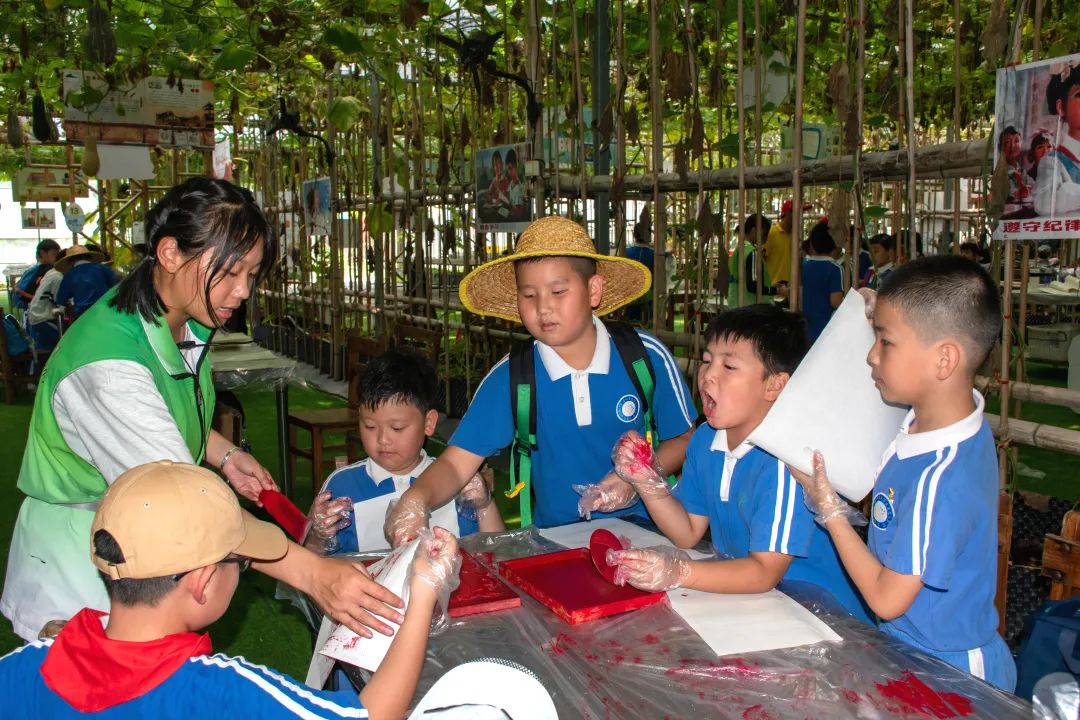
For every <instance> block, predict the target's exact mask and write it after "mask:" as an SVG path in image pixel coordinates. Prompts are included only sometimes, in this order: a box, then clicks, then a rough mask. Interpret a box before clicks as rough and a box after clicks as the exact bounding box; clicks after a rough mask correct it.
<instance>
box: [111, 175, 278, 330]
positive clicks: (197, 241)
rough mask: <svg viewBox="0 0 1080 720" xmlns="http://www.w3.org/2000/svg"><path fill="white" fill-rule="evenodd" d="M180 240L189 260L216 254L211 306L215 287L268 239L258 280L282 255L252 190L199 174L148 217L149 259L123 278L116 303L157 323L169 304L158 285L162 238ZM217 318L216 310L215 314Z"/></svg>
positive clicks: (212, 263) (211, 269) (207, 295)
mask: <svg viewBox="0 0 1080 720" xmlns="http://www.w3.org/2000/svg"><path fill="white" fill-rule="evenodd" d="M165 237H172V238H176V245H177V247H178V248H179V249H180V252H181V253H183V254H184V255H185V256H187V257H188V258H190V259H192V260H193V259H194V258H195V257H196V256H198V255H201V254H202V253H203V252H211V253H212V255H211V258H210V266H209V268H208V271H207V274H206V285H205V287H204V288H203V292H204V294H205V301H206V307H207V310H210V308H211V306H210V290H211V288H213V287H214V286H215V285H217V283H218V282H219V281H220V278H221V275H222V273H224V272H227V271H228V269H229V268H230V267H232V266H233V265H234V264H235V263H236V262H237V261H239V260H241V259H242V258H243V257H244V256H245V255H247V254H248V253H249V252H250V251H251V250H252V248H254V247H255V246H256V245H258V243H259V242H262V243H263V256H262V262H261V263H260V264H259V272H258V275H257V276H256V278H255V284H258V283H259V281H261V280H262V279H263V278H264V277H266V274H267V273H268V272H269V271H270V268H271V267H272V266H273V264H274V261H275V260H276V259H277V244H276V240H275V237H274V231H273V229H271V227H270V223H269V222H267V220H266V216H264V215H263V213H262V210H260V209H259V206H258V205H256V204H255V197H254V196H253V195H252V194H251V191H250V190H247V189H245V188H242V187H238V186H236V185H233V184H232V183H230V182H226V181H224V180H215V179H213V178H208V177H196V178H191V179H190V180H186V181H185V182H183V183H181V184H179V185H176V186H174V187H173V188H172V189H170V190H169V191H168V192H167V193H165V197H163V198H161V200H158V202H157V203H156V204H155V205H154V207H153V208H151V209H150V213H149V214H148V215H147V216H146V244H147V254H146V257H144V258H143V259H142V261H141V262H139V264H138V265H136V266H135V269H134V270H132V271H131V274H130V275H128V276H127V277H126V278H124V279H123V280H122V281H120V285H119V287H118V288H117V292H116V297H114V298H113V299H112V301H111V303H110V304H111V305H112V306H113V307H115V308H117V309H118V310H120V311H121V312H126V313H136V312H137V313H139V314H140V315H142V317H143V319H145V320H146V321H147V322H155V321H156V319H157V317H158V316H159V315H162V314H163V313H164V312H165V304H164V303H163V302H162V300H161V296H159V295H158V293H157V290H156V289H155V288H154V263H156V262H157V250H158V243H159V242H160V241H161V239H162V238H165ZM211 317H212V314H211Z"/></svg>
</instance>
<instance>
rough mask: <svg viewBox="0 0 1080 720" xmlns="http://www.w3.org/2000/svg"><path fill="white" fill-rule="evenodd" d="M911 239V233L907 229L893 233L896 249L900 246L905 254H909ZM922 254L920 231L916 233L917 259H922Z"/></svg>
mask: <svg viewBox="0 0 1080 720" xmlns="http://www.w3.org/2000/svg"><path fill="white" fill-rule="evenodd" d="M910 237H911V235H910V231H909V230H908V229H907V228H904V229H903V230H900V231H899V232H896V233H893V236H892V240H893V247H894V248H895V247H897V245H898V244H899V247H900V251H901V252H903V253H907V251H908V238H910ZM922 254H923V244H922V233H921V232H919V231H918V230H916V231H915V256H916V257H922Z"/></svg>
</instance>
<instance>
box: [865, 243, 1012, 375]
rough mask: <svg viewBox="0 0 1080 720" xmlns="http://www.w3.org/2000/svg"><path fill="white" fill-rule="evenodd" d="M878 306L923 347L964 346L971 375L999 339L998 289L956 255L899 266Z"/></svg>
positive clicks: (978, 267) (883, 286)
mask: <svg viewBox="0 0 1080 720" xmlns="http://www.w3.org/2000/svg"><path fill="white" fill-rule="evenodd" d="M878 300H881V301H884V302H888V303H889V304H890V305H892V306H893V307H895V308H896V309H897V310H898V311H899V312H900V313H901V314H902V315H903V316H904V319H905V321H906V322H907V323H908V324H909V325H911V326H912V328H914V329H915V332H916V333H917V334H918V335H919V337H920V338H922V340H923V341H924V342H934V341H937V340H940V339H942V338H945V337H950V338H955V339H956V340H958V341H960V342H961V343H963V345H964V347H965V349H966V350H967V352H968V355H970V356H971V359H972V367H971V368H970V369H971V370H972V371H974V369H975V368H977V367H978V366H979V365H981V364H982V363H983V361H984V360H986V357H987V356H988V355H989V354H990V350H991V349H993V347H994V343H995V342H997V339H998V338H999V337H1000V336H1001V300H1000V298H999V297H998V288H997V285H996V284H995V283H994V281H993V279H992V278H991V277H990V273H988V272H986V270H984V269H983V267H982V266H981V265H979V264H978V263H977V262H974V261H973V260H968V259H967V258H965V257H961V256H959V255H930V256H927V257H922V258H917V259H915V260H911V261H909V262H906V263H904V264H903V265H900V266H899V267H897V268H896V269H895V270H893V271H892V272H891V273H889V275H888V276H887V277H886V278H885V280H884V281H883V282H882V283H881V289H880V290H879V291H878Z"/></svg>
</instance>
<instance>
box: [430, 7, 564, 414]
mask: <svg viewBox="0 0 1080 720" xmlns="http://www.w3.org/2000/svg"><path fill="white" fill-rule="evenodd" d="M528 13H529V27H528V34H527V35H526V37H525V56H526V61H525V76H526V78H527V79H528V81H529V85H530V86H531V87H532V88H533V90H534V92H536V93H537V94H538V95H539V94H540V9H539V2H538V0H528ZM544 114H545V115H546V112H545V113H544ZM537 122H540V121H539V120H537ZM526 138H527V140H528V142H529V147H530V148H531V149H532V157H533V159H535V160H539V159H540V158H541V157H542V156H543V154H544V138H543V136H542V135H541V133H540V128H538V127H537V126H536V125H531V124H530V126H529V128H528V130H527V135H526ZM554 144H555V145H556V149H555V152H556V156H555V157H556V158H558V154H557V153H558V147H557V145H558V143H557V142H556V143H554ZM557 162H558V161H557V160H556V163H557ZM556 170H558V168H556ZM529 194H530V196H531V198H530V199H531V202H532V206H533V217H537V218H539V217H541V216H543V215H544V181H543V174H542V173H541V175H538V176H537V177H536V178H534V179H533V180H532V181H531V182H530V183H529ZM447 355H449V353H447ZM447 397H449V389H448V394H447Z"/></svg>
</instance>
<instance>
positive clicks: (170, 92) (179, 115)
mask: <svg viewBox="0 0 1080 720" xmlns="http://www.w3.org/2000/svg"><path fill="white" fill-rule="evenodd" d="M63 92H64V133H65V135H66V137H67V139H68V141H75V142H82V141H83V140H85V139H86V138H87V137H96V138H97V139H98V140H100V141H101V142H103V143H110V144H115V145H121V144H134V145H159V146H162V147H190V148H198V149H202V150H212V149H213V148H214V83H213V82H212V81H210V80H196V79H194V78H171V77H170V78H164V77H146V78H143V79H141V80H139V81H138V82H135V83H131V84H119V85H110V84H109V83H108V82H107V81H106V79H105V78H104V77H102V76H101V75H99V74H98V73H95V72H91V71H83V70H65V71H64V87H63Z"/></svg>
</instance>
